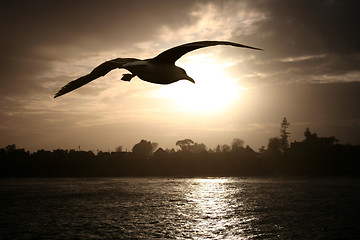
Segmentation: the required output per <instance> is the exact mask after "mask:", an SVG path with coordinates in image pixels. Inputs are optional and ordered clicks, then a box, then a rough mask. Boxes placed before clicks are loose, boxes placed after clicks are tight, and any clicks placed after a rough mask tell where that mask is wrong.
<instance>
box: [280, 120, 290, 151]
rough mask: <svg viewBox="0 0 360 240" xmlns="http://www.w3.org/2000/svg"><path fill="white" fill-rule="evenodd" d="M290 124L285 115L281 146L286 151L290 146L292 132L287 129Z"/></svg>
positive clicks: (281, 127) (282, 124)
mask: <svg viewBox="0 0 360 240" xmlns="http://www.w3.org/2000/svg"><path fill="white" fill-rule="evenodd" d="M289 126H290V123H289V122H288V121H287V119H286V118H285V117H284V119H283V121H282V123H281V126H280V147H281V150H282V151H283V152H284V151H285V150H286V149H288V148H289V141H288V138H289V135H290V133H289V132H288V131H287V128H288V127H289Z"/></svg>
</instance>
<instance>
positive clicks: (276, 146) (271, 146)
mask: <svg viewBox="0 0 360 240" xmlns="http://www.w3.org/2000/svg"><path fill="white" fill-rule="evenodd" d="M281 147H282V145H281V139H280V138H278V137H274V138H270V139H269V143H268V149H267V151H268V152H269V153H276V154H278V153H280V150H281Z"/></svg>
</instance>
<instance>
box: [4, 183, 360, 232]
mask: <svg viewBox="0 0 360 240" xmlns="http://www.w3.org/2000/svg"><path fill="white" fill-rule="evenodd" d="M359 216H360V180H359V179H344V178H341V179H287V178H174V179H168V178H113V179H112V178H106V179H97V178H95V179H77V178H75V179H61V178H60V179H2V180H0V239H123V238H125V239H129V238H131V239H139V238H140V239H154V238H160V239H166V238H169V239H359V238H360V229H359V226H360V224H359Z"/></svg>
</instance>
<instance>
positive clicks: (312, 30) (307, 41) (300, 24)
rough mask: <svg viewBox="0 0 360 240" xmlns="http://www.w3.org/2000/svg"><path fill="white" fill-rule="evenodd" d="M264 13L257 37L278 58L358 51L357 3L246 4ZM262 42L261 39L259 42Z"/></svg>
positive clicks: (328, 0)
mask: <svg viewBox="0 0 360 240" xmlns="http://www.w3.org/2000/svg"><path fill="white" fill-rule="evenodd" d="M248 4H249V6H250V7H252V8H254V9H256V10H258V11H261V12H263V13H265V14H266V16H267V18H266V19H265V20H263V21H261V22H259V23H258V29H257V35H258V38H263V40H262V42H263V45H264V46H269V48H270V47H271V48H276V52H277V53H278V54H279V56H289V55H290V56H292V55H295V56H296V55H309V54H319V53H324V52H325V53H339V54H355V53H357V54H358V53H359V52H360V29H359V27H358V25H359V24H360V15H359V14H358V9H359V6H360V3H359V1H356V0H349V1H342V0H319V1H311V0H294V1H281V0H264V1H248ZM259 41H261V40H259Z"/></svg>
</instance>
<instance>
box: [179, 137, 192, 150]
mask: <svg viewBox="0 0 360 240" xmlns="http://www.w3.org/2000/svg"><path fill="white" fill-rule="evenodd" d="M193 144H194V141H193V140H191V139H188V138H187V139H184V140H179V141H177V142H176V146H179V147H180V148H181V150H182V151H190V146H191V145H193Z"/></svg>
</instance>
